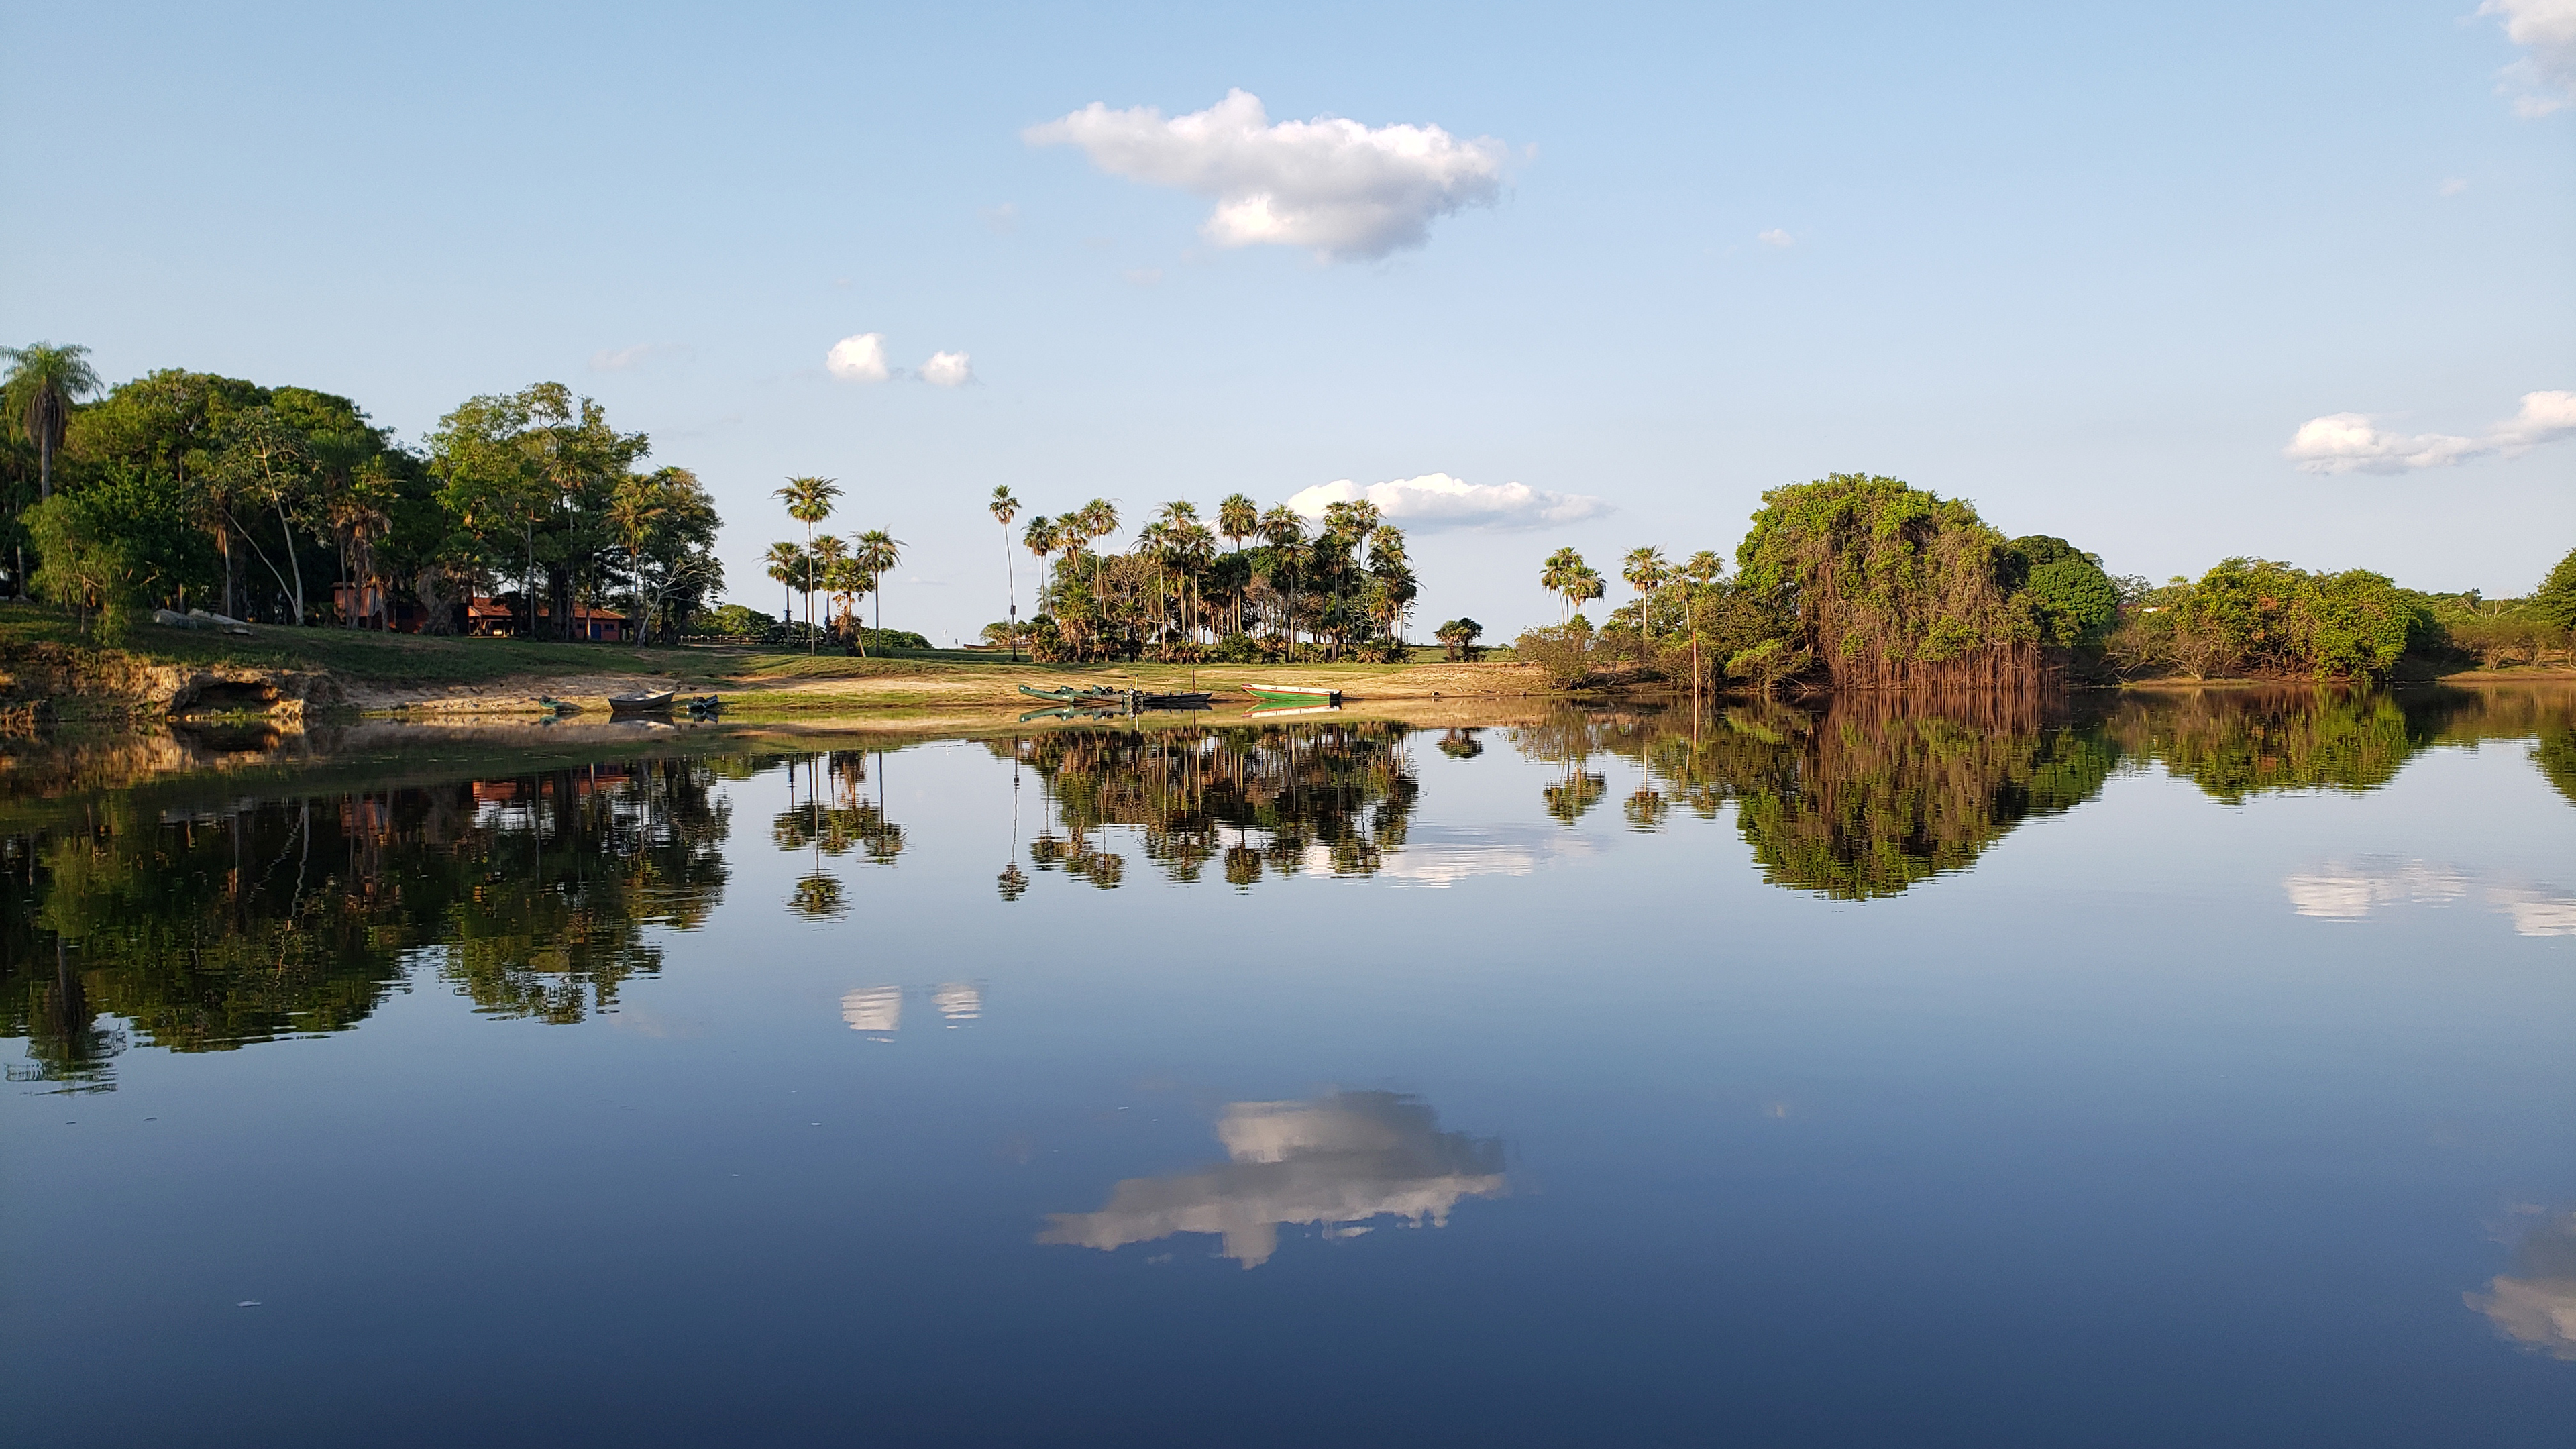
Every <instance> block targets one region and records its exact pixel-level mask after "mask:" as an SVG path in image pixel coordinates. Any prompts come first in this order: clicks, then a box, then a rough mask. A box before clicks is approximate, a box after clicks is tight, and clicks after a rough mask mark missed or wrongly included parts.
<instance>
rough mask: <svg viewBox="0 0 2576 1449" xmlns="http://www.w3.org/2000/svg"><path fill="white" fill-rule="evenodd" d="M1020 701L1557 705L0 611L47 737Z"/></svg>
mask: <svg viewBox="0 0 2576 1449" xmlns="http://www.w3.org/2000/svg"><path fill="white" fill-rule="evenodd" d="M1022 684H1027V685H1031V686H1034V687H1037V688H1041V689H1053V688H1056V687H1057V686H1060V685H1067V684H1070V685H1074V686H1076V687H1080V688H1088V687H1091V686H1094V685H1107V686H1111V687H1114V688H1128V687H1133V688H1138V689H1147V690H1171V689H1203V690H1209V691H1212V692H1216V693H1218V694H1219V695H1220V697H1222V696H1223V695H1226V694H1229V693H1236V694H1239V693H1240V691H1241V689H1242V688H1243V686H1246V685H1250V684H1305V685H1320V686H1324V687H1328V688H1333V689H1339V690H1341V691H1342V692H1343V694H1344V696H1345V697H1346V698H1347V699H1349V700H1350V701H1351V702H1353V703H1360V702H1364V701H1376V700H1394V699H1404V700H1420V699H1454V698H1459V697H1469V698H1497V699H1499V698H1522V697H1531V696H1541V695H1547V694H1551V693H1554V692H1555V691H1553V690H1552V689H1551V688H1550V687H1549V685H1548V682H1547V677H1546V675H1545V673H1544V672H1542V671H1541V670H1539V669H1538V668H1536V667H1535V666H1531V665H1524V664H1513V663H1509V662H1501V661H1495V662H1486V663H1477V664H1464V663H1450V662H1446V661H1441V660H1424V661H1422V662H1419V663H1409V664H1294V665H1290V664H1282V665H1242V664H1215V665H1201V666H1196V667H1193V666H1189V665H1176V664H1036V663H1028V662H1022V663H1013V662H1011V661H1010V660H1008V659H1007V658H1003V657H999V656H995V655H991V654H985V653H981V652H977V651H971V650H934V651H929V652H927V653H919V654H907V655H904V656H902V657H896V658H874V659H858V658H852V657H849V656H846V655H832V654H792V653H781V652H777V651H771V650H759V649H748V648H746V649H729V648H721V647H707V646H691V647H686V648H645V649H637V648H632V647H628V646H624V645H612V644H549V643H540V642H535V641H531V640H522V639H458V638H429V637H424V636H420V635H413V634H374V633H366V632H361V631H354V630H343V629H321V628H313V629H286V628H279V627H275V626H261V627H257V628H254V629H253V630H251V631H250V632H249V633H248V634H246V635H245V634H234V633H228V632H219V631H214V630H195V629H181V628H172V627H169V626H166V625H160V624H138V625H136V626H135V627H134V628H133V629H131V630H130V631H129V632H128V633H127V636H126V638H125V639H124V641H123V642H122V643H121V644H119V645H117V646H115V647H107V646H102V645H98V644H96V643H94V642H92V641H90V640H88V639H85V638H83V637H82V635H81V634H80V631H79V630H78V629H77V628H76V627H75V626H74V625H73V623H72V621H70V620H69V619H67V618H64V617H63V616H61V615H59V614H55V613H53V612H51V611H48V610H43V609H38V608H34V607H30V606H25V605H5V606H0V709H7V708H12V707H14V708H16V709H19V710H21V711H27V710H31V709H40V710H41V711H42V712H43V713H45V714H47V715H50V716H51V717H53V718H57V719H84V718H87V719H111V718H134V717H167V716H171V715H189V714H214V713H256V714H263V715H269V716H272V717H278V716H284V717H293V718H302V717H304V716H306V715H308V714H316V713H325V712H331V713H354V714H356V715H359V716H367V715H406V716H415V717H441V718H475V719H481V718H490V719H512V718H533V717H535V716H536V715H537V714H538V713H539V712H540V708H541V707H540V705H539V703H538V701H539V699H540V697H547V698H553V699H559V700H564V701H567V702H569V703H571V704H572V705H574V706H575V707H576V708H578V709H581V710H584V711H597V712H599V713H602V714H604V713H606V711H607V707H608V696H610V695H612V694H623V693H628V692H633V691H639V690H643V691H650V690H665V689H668V690H676V691H679V692H681V693H686V694H721V695H723V696H724V697H725V701H726V704H727V705H728V707H729V708H730V709H732V710H733V711H734V712H735V713H736V714H737V716H738V717H741V718H745V719H754V720H761V719H777V720H795V719H810V718H819V717H828V716H834V715H849V714H866V713H875V712H879V711H887V710H898V711H920V710H938V709H957V710H976V709H1000V708H1011V707H1018V708H1030V707H1034V706H1035V702H1034V701H1031V700H1030V699H1029V698H1028V697H1027V696H1026V695H1023V694H1021V693H1020V692H1019V686H1021V685H1022Z"/></svg>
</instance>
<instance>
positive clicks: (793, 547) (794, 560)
mask: <svg viewBox="0 0 2576 1449" xmlns="http://www.w3.org/2000/svg"><path fill="white" fill-rule="evenodd" d="M775 496H776V497H777V498H778V499H779V500H780V501H781V502H782V503H784V504H786V505H787V516H788V517H789V518H792V519H794V520H796V521H797V522H798V523H801V524H803V525H805V541H804V542H803V543H797V542H795V541H794V540H792V539H790V540H785V541H782V542H779V543H773V544H771V545H770V546H769V553H768V556H767V558H766V559H765V560H764V562H765V563H766V564H767V572H768V574H769V577H770V580H771V581H772V582H774V583H776V584H778V585H780V586H781V587H782V588H784V589H785V590H786V591H787V595H786V598H785V600H784V602H783V607H782V611H781V613H780V615H779V617H780V618H781V619H782V620H783V621H789V622H796V612H795V605H796V600H797V597H798V596H799V595H800V594H801V595H802V596H803V598H804V601H805V617H804V619H803V620H802V621H801V622H802V623H803V625H804V628H803V630H802V633H803V635H804V640H805V649H806V652H807V653H812V652H814V650H815V648H816V647H817V643H818V641H819V640H820V638H821V637H822V636H823V635H824V634H825V633H827V632H828V633H829V634H830V635H831V636H832V638H833V639H835V640H837V641H840V642H841V643H843V644H845V645H847V646H849V647H853V648H856V649H857V650H858V651H859V652H860V653H861V654H865V653H867V652H868V640H867V636H868V632H869V631H868V630H867V629H865V628H862V627H861V625H860V624H859V621H858V616H857V610H856V607H855V606H856V602H857V601H858V600H859V599H862V598H869V597H873V598H874V599H875V600H876V605H877V621H876V625H875V631H876V632H878V633H883V632H884V628H885V576H886V574H887V573H888V572H889V571H891V570H892V569H893V568H894V566H895V565H896V564H899V563H901V562H902V561H903V547H904V545H903V540H902V539H899V538H896V537H895V536H894V535H893V534H890V533H888V532H886V531H885V530H884V529H882V528H871V529H869V530H868V531H867V532H865V533H862V534H860V535H859V536H858V537H857V538H856V539H855V540H849V539H843V538H840V537H838V536H836V535H833V534H829V533H825V534H817V533H816V532H814V525H816V524H818V523H821V522H823V521H824V520H825V519H828V518H830V517H831V516H832V508H833V505H834V504H835V503H836V502H837V501H838V500H839V499H840V496H841V489H840V486H839V485H838V484H836V483H834V482H833V481H832V480H831V479H829V478H816V477H812V476H803V477H796V478H790V479H788V480H787V486H786V487H784V488H780V489H778V490H777V492H776V495H775ZM818 593H819V594H821V595H822V596H823V599H824V601H825V602H826V603H827V604H829V605H830V606H831V617H830V619H829V620H828V622H826V623H824V624H817V623H816V622H815V619H814V596H815V595H816V594H818Z"/></svg>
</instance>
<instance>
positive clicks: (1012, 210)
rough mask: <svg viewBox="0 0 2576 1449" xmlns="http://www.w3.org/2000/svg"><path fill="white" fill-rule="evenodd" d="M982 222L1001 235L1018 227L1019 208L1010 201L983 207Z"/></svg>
mask: <svg viewBox="0 0 2576 1449" xmlns="http://www.w3.org/2000/svg"><path fill="white" fill-rule="evenodd" d="M984 224H985V225H986V226H989V227H991V228H992V229H993V230H994V231H995V232H997V233H999V234H1000V235H1003V236H1009V235H1010V234H1011V233H1012V232H1015V231H1017V230H1019V229H1020V209H1019V208H1018V207H1016V206H1014V205H1012V204H1011V203H1010V202H1007V201H1005V202H1003V203H1002V204H1001V205H999V206H988V207H985V208H984Z"/></svg>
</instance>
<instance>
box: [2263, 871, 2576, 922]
mask: <svg viewBox="0 0 2576 1449" xmlns="http://www.w3.org/2000/svg"><path fill="white" fill-rule="evenodd" d="M2475 884H2476V882H2475V881H2474V880H2473V879H2472V878H2471V877H2470V876H2469V875H2467V874H2464V873H2462V872H2461V871H2458V870H2455V869H2453V868H2452V867H2450V866H2446V865H2436V864H2433V863H2431V862H2428V861H2421V860H2404V861H2401V860H2394V859H2391V858H2388V857H2386V856H2373V857H2365V858H2363V859H2361V860H2356V861H2334V862H2330V863H2328V864H2326V865H2322V866H2319V867H2317V868H2316V869H2314V870H2308V871H2301V872H2298V873H2297V874H2294V875H2291V876H2288V877H2286V878H2284V879H2283V880H2282V882H2281V890H2282V893H2283V894H2285V895H2287V896H2288V897H2289V899H2290V909H2292V910H2294V911H2296V912H2298V913H2299V914H2300V915H2303V916H2310V917H2314V918H2316V919H2318V920H2328V921H2358V920H2361V919H2363V918H2364V917H2367V916H2369V915H2370V914H2372V913H2373V912H2375V911H2377V910H2379V909H2380V908H2381V907H2383V906H2398V905H2416V906H2446V905H2449V904H2451V903H2452V902H2454V901H2457V900H2460V899H2463V898H2464V897H2466V896H2467V895H2468V894H2469V891H2470V889H2471V888H2472V887H2473V886H2474V885H2475ZM2485 896H2486V903H2487V905H2488V907H2489V908H2490V909H2492V910H2494V911H2496V912H2497V913H2499V914H2501V915H2504V916H2507V917H2510V918H2511V919H2512V921H2513V929H2514V933H2515V934H2517V935H2523V936H2576V896H2569V895H2567V894H2566V893H2565V892H2563V891H2559V890H2557V889H2555V888H2552V887H2545V886H2533V885H2530V884H2527V883H2524V882H2520V881H2510V880H2498V881H2496V882H2495V883H2493V884H2491V885H2489V886H2487V887H2486V890H2485Z"/></svg>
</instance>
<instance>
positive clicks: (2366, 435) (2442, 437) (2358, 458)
mask: <svg viewBox="0 0 2576 1449" xmlns="http://www.w3.org/2000/svg"><path fill="white" fill-rule="evenodd" d="M2489 451H2492V450H2491V449H2488V448H2487V447H2485V446H2484V445H2482V444H2480V443H2479V442H2478V440H2477V439H2475V438H2457V437H2452V436H2450V435H2448V434H2444V433H2414V434H2407V433H2392V432H2389V431H2387V430H2385V429H2383V428H2379V427H2376V426H2374V425H2373V424H2372V423H2371V421H2370V415H2369V414H2368V413H2328V414H2326V415H2325V416H2324V417H2321V418H2310V419H2308V420H2307V421H2306V422H2304V423H2301V424H2300V425H2299V431H2298V432H2297V433H2296V434H2295V435H2293V436H2292V437H2291V439H2290V446H2289V447H2287V448H2285V449H2283V450H2282V456H2284V457H2287V458H2290V459H2292V460H2294V461H2296V462H2297V463H2298V465H2299V471H2301V472H2303V473H2404V472H2407V471H2409V470H2411V469H2415V468H2440V467H2445V466H2447V465H2449V464H2452V463H2457V462H2459V461H2460V460H2461V459H2463V458H2474V457H2476V456H2478V455H2479V454H2480V453H2485V452H2489Z"/></svg>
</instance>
